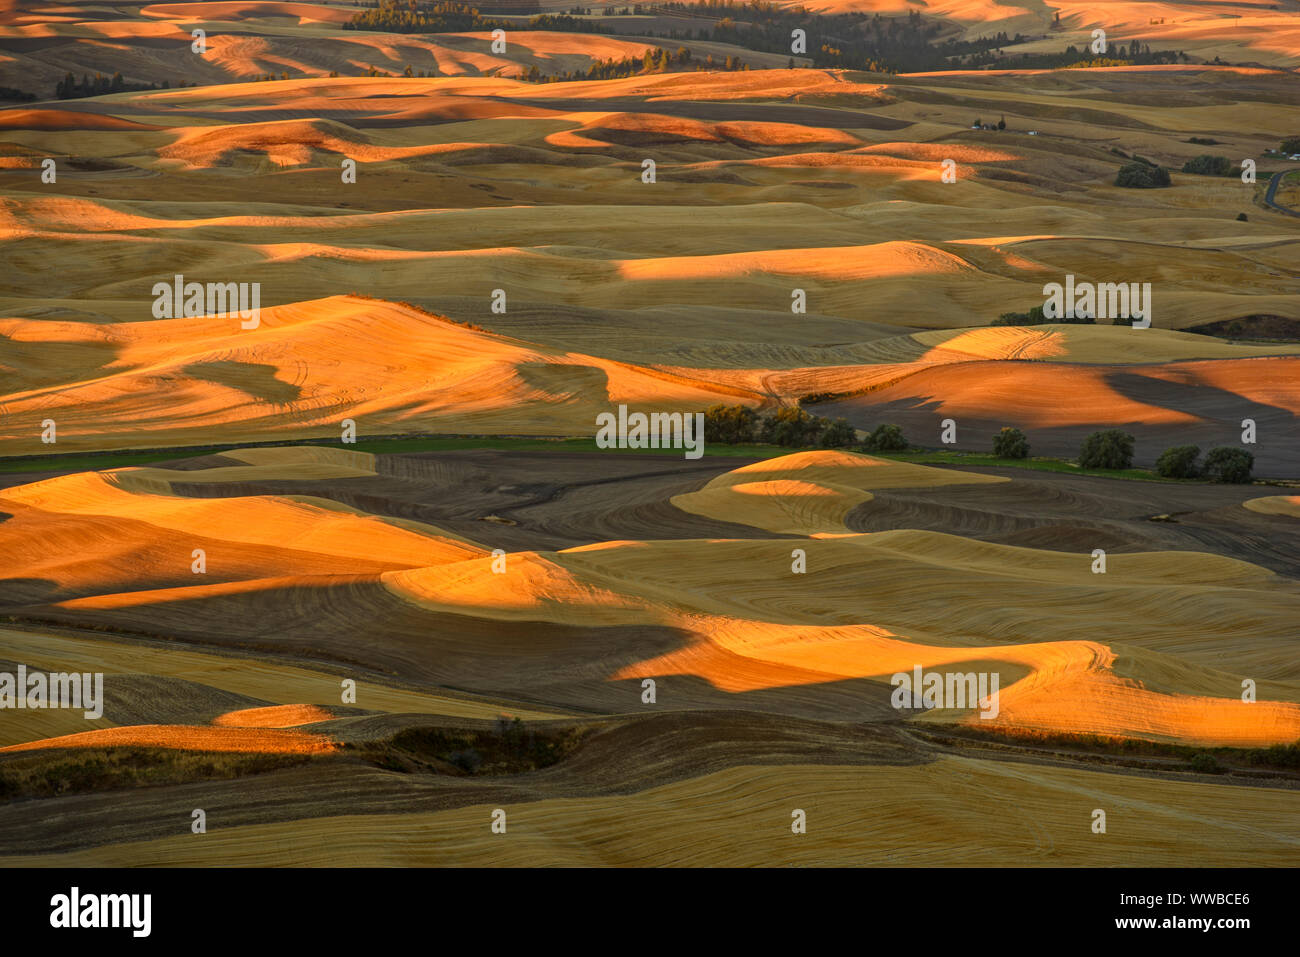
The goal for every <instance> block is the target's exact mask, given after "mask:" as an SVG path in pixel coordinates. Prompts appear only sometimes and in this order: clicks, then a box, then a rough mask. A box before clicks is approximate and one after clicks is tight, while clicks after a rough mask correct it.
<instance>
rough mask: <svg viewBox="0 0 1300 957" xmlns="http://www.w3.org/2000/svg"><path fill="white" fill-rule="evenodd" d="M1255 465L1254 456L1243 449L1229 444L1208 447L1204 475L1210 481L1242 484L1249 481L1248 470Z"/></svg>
mask: <svg viewBox="0 0 1300 957" xmlns="http://www.w3.org/2000/svg"><path fill="white" fill-rule="evenodd" d="M1254 466H1255V456H1254V454H1253V453H1251V452H1247V451H1246V450H1245V449H1236V448H1233V447H1232V446H1229V445H1223V446H1220V447H1219V448H1217V449H1210V451H1209V452H1208V453H1207V454H1206V456H1205V469H1204V471H1205V477H1206V478H1208V479H1209V480H1210V481H1211V482H1229V483H1233V484H1238V485H1240V484H1244V483H1246V482H1249V481H1250V470H1251V469H1252V468H1254Z"/></svg>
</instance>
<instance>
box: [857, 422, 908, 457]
mask: <svg viewBox="0 0 1300 957" xmlns="http://www.w3.org/2000/svg"><path fill="white" fill-rule="evenodd" d="M862 447H863V448H864V449H866V450H867V451H868V452H902V451H903V450H904V449H906V448H907V439H906V438H904V437H903V430H902V428H901V427H899V426H897V425H888V424H886V425H878V426H876V428H875V431H873V432H872V433H871V434H870V435H869V436H867V440H866V441H865V442H863V443H862Z"/></svg>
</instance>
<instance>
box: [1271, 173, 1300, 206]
mask: <svg viewBox="0 0 1300 957" xmlns="http://www.w3.org/2000/svg"><path fill="white" fill-rule="evenodd" d="M1290 172H1293V171H1292V170H1289V169H1284V170H1282V171H1281V172H1278V173H1274V174H1273V178H1272V179H1270V180H1269V181H1268V192H1267V193H1265V194H1264V205H1265V206H1268V207H1270V208H1272V209H1276V210H1277V211H1278V212H1281V213H1286V214H1287V215H1288V216H1300V213H1298V212H1296V211H1295V210H1294V209H1290V208H1289V207H1286V206H1279V205H1278V204H1277V203H1275V202H1273V194H1274V193H1276V192H1277V187H1278V184H1279V183H1281V182H1282V177H1283V176H1285V175H1286V174H1287V173H1290Z"/></svg>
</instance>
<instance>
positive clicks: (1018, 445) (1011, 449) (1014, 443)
mask: <svg viewBox="0 0 1300 957" xmlns="http://www.w3.org/2000/svg"><path fill="white" fill-rule="evenodd" d="M993 454H994V455H996V456H997V457H998V458H1000V459H1025V458H1029V440H1028V439H1026V438H1025V433H1023V432H1021V431H1020V430H1019V429H1013V428H1011V427H1010V426H1003V428H1002V430H1001V431H1000V432H998V434H997V435H995V436H993Z"/></svg>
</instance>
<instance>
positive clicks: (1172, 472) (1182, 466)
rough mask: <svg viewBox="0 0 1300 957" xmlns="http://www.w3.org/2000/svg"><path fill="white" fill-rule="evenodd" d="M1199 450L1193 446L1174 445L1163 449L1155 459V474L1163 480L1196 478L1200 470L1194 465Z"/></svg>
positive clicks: (1199, 452)
mask: <svg viewBox="0 0 1300 957" xmlns="http://www.w3.org/2000/svg"><path fill="white" fill-rule="evenodd" d="M1200 454H1201V450H1200V448H1199V447H1198V446H1195V445H1175V446H1174V447H1173V448H1172V449H1165V450H1164V451H1163V452H1161V453H1160V458H1158V459H1156V474H1157V475H1160V476H1163V477H1164V478H1180V479H1185V478H1196V476H1198V475H1200V474H1201V468H1200V466H1199V465H1197V464H1196V457H1197V456H1198V455H1200Z"/></svg>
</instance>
